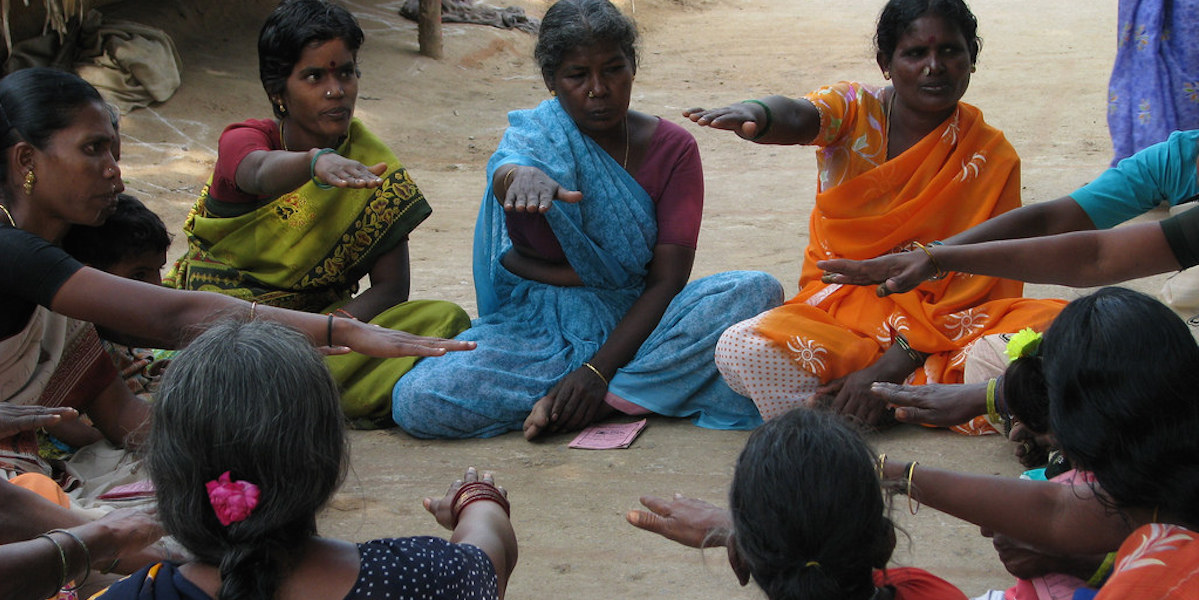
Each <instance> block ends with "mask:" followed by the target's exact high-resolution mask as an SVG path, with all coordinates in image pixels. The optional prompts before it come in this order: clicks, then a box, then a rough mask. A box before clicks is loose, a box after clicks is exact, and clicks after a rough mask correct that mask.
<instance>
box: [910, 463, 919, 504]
mask: <svg viewBox="0 0 1199 600" xmlns="http://www.w3.org/2000/svg"><path fill="white" fill-rule="evenodd" d="M918 464H920V463H918V462H916V461H912V462H910V463H908V494H907V496H908V512H910V513H912V514H913V515H915V514H916V513H918V512H920V501H919V500H913V499H912V476H913V475H915V474H916V465H918ZM913 502H915V504H912V503H913Z"/></svg>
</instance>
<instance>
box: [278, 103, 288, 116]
mask: <svg viewBox="0 0 1199 600" xmlns="http://www.w3.org/2000/svg"><path fill="white" fill-rule="evenodd" d="M278 106H279V114H281V115H286V114H287V107H286V106H283V103H282V102H280V103H279V104H278Z"/></svg>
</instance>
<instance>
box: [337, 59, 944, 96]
mask: <svg viewBox="0 0 1199 600" xmlns="http://www.w3.org/2000/svg"><path fill="white" fill-rule="evenodd" d="M924 68H925V69H928V67H924ZM927 74H928V73H925V75H927ZM325 97H326V98H332V97H333V90H325Z"/></svg>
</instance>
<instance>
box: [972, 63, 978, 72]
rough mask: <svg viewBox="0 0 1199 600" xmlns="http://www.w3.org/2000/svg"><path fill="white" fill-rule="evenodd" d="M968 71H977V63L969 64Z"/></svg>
mask: <svg viewBox="0 0 1199 600" xmlns="http://www.w3.org/2000/svg"><path fill="white" fill-rule="evenodd" d="M970 72H971V73H977V72H978V65H970Z"/></svg>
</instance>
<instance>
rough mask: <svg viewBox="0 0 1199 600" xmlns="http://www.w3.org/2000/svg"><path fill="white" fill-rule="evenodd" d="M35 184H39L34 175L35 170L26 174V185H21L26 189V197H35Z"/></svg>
mask: <svg viewBox="0 0 1199 600" xmlns="http://www.w3.org/2000/svg"><path fill="white" fill-rule="evenodd" d="M35 183H37V175H34V174H33V169H29V170H28V171H26V172H25V183H23V184H21V187H23V188H25V195H26V196H32V195H33V184H35Z"/></svg>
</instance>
